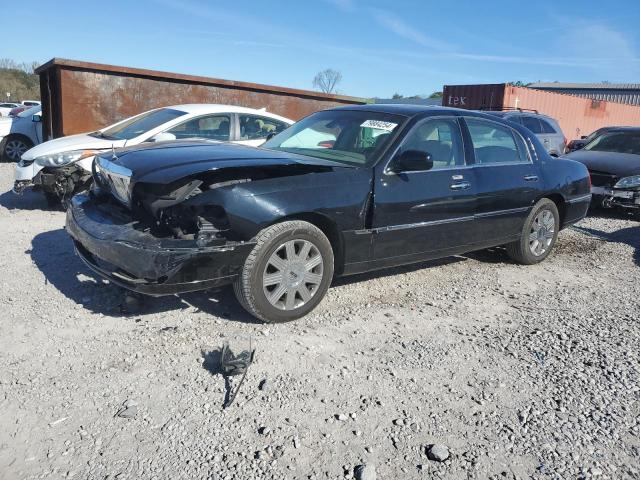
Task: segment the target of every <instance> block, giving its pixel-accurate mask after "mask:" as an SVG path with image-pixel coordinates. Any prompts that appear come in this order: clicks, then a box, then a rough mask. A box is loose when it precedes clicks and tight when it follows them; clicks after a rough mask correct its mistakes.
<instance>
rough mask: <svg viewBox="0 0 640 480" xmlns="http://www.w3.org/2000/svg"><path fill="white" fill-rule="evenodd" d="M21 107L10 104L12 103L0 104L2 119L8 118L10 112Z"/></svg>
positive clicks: (16, 104)
mask: <svg viewBox="0 0 640 480" xmlns="http://www.w3.org/2000/svg"><path fill="white" fill-rule="evenodd" d="M19 106H20V105H19V104H18V103H10V102H5V103H0V117H8V116H9V112H10V111H11V110H13V109H14V108H16V107H19Z"/></svg>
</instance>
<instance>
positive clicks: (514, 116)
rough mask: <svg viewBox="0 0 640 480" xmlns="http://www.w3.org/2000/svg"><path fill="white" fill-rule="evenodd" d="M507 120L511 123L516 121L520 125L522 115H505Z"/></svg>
mask: <svg viewBox="0 0 640 480" xmlns="http://www.w3.org/2000/svg"><path fill="white" fill-rule="evenodd" d="M506 119H507V120H509V121H510V122H513V123H517V124H518V125H522V117H521V116H520V115H511V116H510V117H506Z"/></svg>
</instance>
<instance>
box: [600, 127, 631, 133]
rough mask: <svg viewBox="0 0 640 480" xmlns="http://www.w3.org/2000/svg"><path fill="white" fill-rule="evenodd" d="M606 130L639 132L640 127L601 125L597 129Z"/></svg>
mask: <svg viewBox="0 0 640 480" xmlns="http://www.w3.org/2000/svg"><path fill="white" fill-rule="evenodd" d="M605 129H606V130H607V131H608V132H632V133H635V132H640V127H603V128H601V129H599V130H605Z"/></svg>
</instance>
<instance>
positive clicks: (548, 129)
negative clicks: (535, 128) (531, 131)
mask: <svg viewBox="0 0 640 480" xmlns="http://www.w3.org/2000/svg"><path fill="white" fill-rule="evenodd" d="M540 125H542V133H558V132H556V129H555V128H553V125H551V124H550V123H549V122H547V121H546V120H543V119H540Z"/></svg>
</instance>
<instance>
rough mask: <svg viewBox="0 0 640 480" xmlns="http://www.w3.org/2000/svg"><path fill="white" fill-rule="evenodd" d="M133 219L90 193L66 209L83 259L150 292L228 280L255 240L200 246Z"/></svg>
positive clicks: (209, 285)
mask: <svg viewBox="0 0 640 480" xmlns="http://www.w3.org/2000/svg"><path fill="white" fill-rule="evenodd" d="M134 225H135V222H134V221H133V220H131V221H126V220H123V219H122V218H119V217H115V216H112V215H109V213H108V212H105V211H102V210H101V209H100V208H98V206H97V205H95V203H94V202H93V201H92V199H91V198H90V197H89V195H76V196H75V197H73V199H72V200H71V202H70V205H69V208H68V209H67V223H66V228H67V232H68V233H69V235H71V237H72V238H73V241H74V243H75V247H76V252H77V253H78V255H79V256H80V258H81V259H82V260H83V261H84V263H85V264H86V265H87V266H88V267H89V268H90V269H91V270H93V271H94V272H96V273H98V274H99V275H101V276H103V277H104V278H106V279H108V280H110V281H111V282H113V283H114V284H116V285H120V286H121V287H124V288H126V289H128V290H133V291H136V292H139V293H143V294H146V295H153V296H160V295H172V294H176V293H183V292H191V291H196V290H206V289H208V288H213V287H219V286H222V285H226V284H230V283H232V282H233V280H234V279H235V278H236V276H237V275H238V273H240V271H241V270H242V267H243V265H244V262H245V259H246V258H247V256H248V255H249V252H250V251H251V250H252V248H253V247H254V245H255V242H242V241H240V242H232V241H224V242H221V244H220V245H211V246H205V247H200V246H198V245H197V244H196V241H195V240H182V239H173V238H157V237H155V236H153V235H151V234H150V233H148V232H145V231H141V230H137V229H136V228H134Z"/></svg>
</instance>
